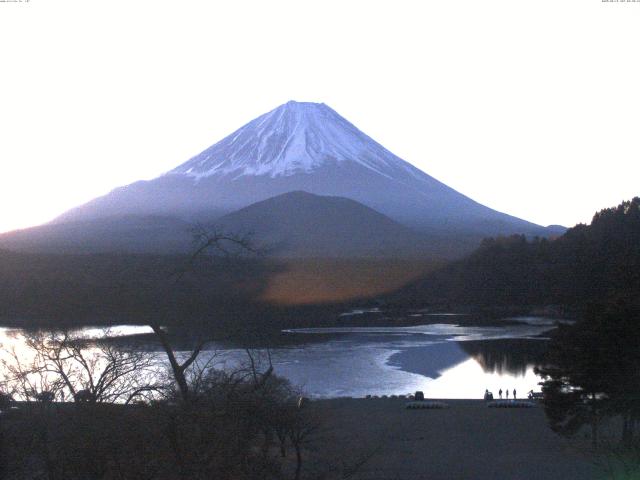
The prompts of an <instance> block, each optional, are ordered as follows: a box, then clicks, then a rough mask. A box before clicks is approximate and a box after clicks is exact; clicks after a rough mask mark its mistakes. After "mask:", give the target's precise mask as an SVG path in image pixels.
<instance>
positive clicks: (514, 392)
mask: <svg viewBox="0 0 640 480" xmlns="http://www.w3.org/2000/svg"><path fill="white" fill-rule="evenodd" d="M513 399H514V400H515V399H516V389H515V388H514V389H513Z"/></svg>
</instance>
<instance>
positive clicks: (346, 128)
mask: <svg viewBox="0 0 640 480" xmlns="http://www.w3.org/2000/svg"><path fill="white" fill-rule="evenodd" d="M298 191H303V192H308V193H310V194H314V195H317V196H323V197H327V196H329V197H344V198H346V199H350V200H353V201H355V202H359V203H360V204H362V205H363V206H365V207H368V208H369V209H373V210H375V211H376V212H378V213H380V214H382V215H383V216H386V217H388V219H389V220H390V221H392V222H394V223H397V224H398V226H399V227H402V228H403V229H405V228H406V229H410V230H411V231H412V234H413V233H415V232H419V233H420V234H422V235H425V238H430V239H437V241H435V243H439V244H440V245H442V243H443V242H444V243H447V244H448V249H449V251H451V242H453V243H454V244H455V243H456V242H457V244H458V245H459V247H460V248H458V249H457V250H458V253H463V252H465V251H469V250H470V249H471V248H473V246H475V245H476V244H477V242H479V241H480V240H481V239H482V238H483V237H487V236H496V235H507V234H515V233H518V234H526V235H539V236H547V235H549V234H554V233H558V232H557V231H556V230H550V229H547V228H544V227H541V226H539V225H536V224H533V223H530V222H527V221H525V220H522V219H519V218H516V217H513V216H510V215H507V214H505V213H501V212H498V211H495V210H492V209H490V208H488V207H485V206H483V205H481V204H479V203H477V202H475V201H474V200H472V199H470V198H468V197H466V196H465V195H463V194H461V193H459V192H457V191H455V190H453V189H452V188H450V187H448V186H446V185H445V184H443V183H441V182H439V181H438V180H436V179H434V178H432V177H431V176H429V175H427V174H426V173H424V172H423V171H421V170H419V169H417V168H416V167H414V166H413V165H411V164H410V163H408V162H406V161H404V160H402V159H401V158H399V157H397V156H396V155H394V154H393V153H391V152H390V151H388V150H387V149H386V148H384V147H383V146H382V145H380V144H379V143H377V142H376V141H374V140H373V139H371V138H370V137H368V136H367V135H366V134H364V133H363V132H361V131H360V130H358V129H357V128H356V127H355V126H354V125H353V124H351V123H350V122H348V121H347V120H346V119H344V118H343V117H341V116H340V115H339V114H338V113H336V112H335V111H334V110H333V109H331V108H330V107H328V106H327V105H325V104H318V103H301V102H294V101H290V102H288V103H286V104H284V105H281V106H279V107H278V108H276V109H274V110H272V111H270V112H268V113H266V114H264V115H262V116H260V117H258V118H256V119H255V120H252V121H251V122H249V123H247V124H246V125H244V126H243V127H241V128H240V129H238V130H236V131H235V132H233V133H232V134H231V135H229V136H227V137H226V138H224V139H222V140H221V141H219V142H218V143H216V144H214V145H213V146H211V147H209V148H207V149H206V150H204V151H203V152H202V153H200V154H198V155H196V156H195V157H193V158H191V159H190V160H188V161H187V162H185V163H183V164H182V165H179V166H178V167H176V168H174V169H173V170H171V171H169V172H167V173H165V174H164V175H161V176H160V177H158V178H155V179H153V180H149V181H139V182H135V183H133V184H131V185H127V186H124V187H120V188H117V189H115V190H113V191H112V192H110V193H109V194H107V195H105V196H103V197H99V198H96V199H94V200H92V201H90V202H88V203H87V204H85V205H82V206H79V207H77V208H74V209H72V210H70V211H68V212H66V213H64V214H63V215H61V216H60V217H58V218H57V219H55V220H54V221H53V222H52V223H51V224H48V225H45V226H42V227H36V229H28V230H26V231H22V232H19V233H20V235H21V238H23V239H24V238H26V237H29V238H31V237H33V235H31V237H30V235H29V232H30V231H35V230H37V229H43V228H44V229H47V228H48V229H53V230H55V232H58V233H57V234H58V237H59V238H64V234H63V233H60V232H64V231H66V230H68V229H69V228H71V226H72V225H76V226H77V225H84V226H85V227H82V228H91V227H87V226H91V225H96V224H100V225H104V224H105V222H106V223H108V224H110V225H111V224H113V222H116V223H118V219H120V218H123V219H126V222H125V223H126V224H127V225H135V224H136V221H135V220H132V219H135V218H144V221H141V224H142V225H144V226H145V227H144V228H146V230H145V231H146V232H149V231H153V232H155V233H154V234H153V235H154V238H155V240H154V243H155V245H156V247H157V248H154V250H158V248H159V249H160V250H162V245H161V244H162V241H161V240H158V238H159V237H158V233H157V232H158V231H160V230H162V229H163V228H171V227H168V226H166V225H167V224H171V222H176V224H175V225H183V224H184V223H188V222H194V221H198V222H203V223H213V222H214V221H217V220H224V218H223V217H224V216H225V215H228V214H230V213H232V212H234V211H236V210H239V209H243V208H245V207H248V206H250V205H251V204H254V203H256V202H262V201H264V200H267V199H269V198H272V197H275V196H279V195H282V194H286V193H289V192H298ZM295 198H299V197H296V196H293V197H291V199H290V201H292V202H295ZM280 203H282V202H280ZM276 204H279V203H276ZM287 208H288V209H290V208H291V205H289V206H288V207H287ZM307 213H308V215H309V216H310V218H311V220H313V215H314V212H312V211H309V212H307ZM154 219H157V221H156V220H154ZM150 224H153V226H152V227H150V226H149V225H150ZM307 225H308V223H307ZM247 226H248V228H250V227H251V225H250V224H249V225H247ZM82 228H80V230H82ZM102 228H103V229H104V226H103V227H102ZM173 228H174V229H175V228H177V227H175V226H174V227H173ZM46 231H48V230H46ZM75 231H76V232H77V231H78V227H75ZM127 231H130V229H129V230H127ZM39 232H40V233H38V235H39V237H38V238H40V237H43V238H44V237H46V234H45V233H44V232H45V231H43V230H40V231H39ZM34 233H35V232H34ZM131 235H133V236H135V233H134V234H131ZM131 235H129V236H131ZM9 236H11V234H9ZM4 237H5V239H4V240H6V239H7V237H6V235H5V236H4ZM58 237H57V238H58ZM61 241H62V242H63V240H61ZM34 242H35V244H37V243H38V241H36V240H33V241H32V242H31V244H34ZM171 242H172V243H171V245H175V244H176V240H175V238H174V236H172V240H171ZM5 243H6V242H4V241H3V239H2V238H1V237H0V245H3V244H5ZM63 243H64V242H63ZM143 243H144V242H143ZM120 248H121V247H120ZM454 250H456V249H454Z"/></svg>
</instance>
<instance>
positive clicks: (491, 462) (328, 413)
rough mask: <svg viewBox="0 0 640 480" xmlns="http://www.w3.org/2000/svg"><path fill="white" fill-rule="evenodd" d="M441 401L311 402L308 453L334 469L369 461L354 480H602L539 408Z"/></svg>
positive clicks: (575, 444) (583, 447) (577, 444)
mask: <svg viewBox="0 0 640 480" xmlns="http://www.w3.org/2000/svg"><path fill="white" fill-rule="evenodd" d="M444 401H445V402H446V403H447V404H448V405H449V406H450V408H448V409H442V410H435V409H432V410H407V409H406V408H405V403H406V400H404V399H391V398H389V399H382V398H380V399H333V400H318V401H314V402H312V403H311V408H313V409H314V410H315V411H316V412H317V413H318V414H319V415H320V417H321V418H323V427H322V429H321V430H320V432H319V433H318V434H317V439H316V441H315V442H314V445H310V449H311V450H312V451H313V450H315V452H314V453H315V454H317V455H318V456H319V457H324V458H333V459H335V461H336V463H338V464H345V463H346V464H348V463H349V462H351V463H356V462H357V461H358V459H359V458H364V457H367V456H369V455H370V456H371V458H370V459H369V460H368V461H367V462H366V463H364V464H363V465H362V466H361V467H360V468H359V469H358V471H357V472H356V473H355V474H354V475H353V476H352V477H350V478H357V479H429V480H441V479H442V480H445V479H446V480H450V479H477V480H483V479H487V480H489V479H500V480H510V479H514V480H515V479H518V480H533V479H536V480H543V479H544V480H553V479H563V480H569V479H574V478H575V479H590V478H598V477H601V475H599V469H598V468H597V466H596V465H595V464H594V463H592V462H591V460H590V458H589V455H588V453H587V452H588V447H587V445H586V444H585V443H584V440H583V441H582V442H583V443H582V444H581V443H580V441H576V440H572V441H571V442H569V441H567V440H566V439H564V438H562V437H560V436H558V435H556V434H555V433H554V432H553V431H551V430H550V429H549V427H548V424H547V420H546V417H545V414H544V410H543V408H542V406H536V407H535V408H528V409H524V408H513V409H504V408H487V406H486V403H485V402H484V401H482V400H444ZM373 452H375V453H373ZM310 468H312V467H310Z"/></svg>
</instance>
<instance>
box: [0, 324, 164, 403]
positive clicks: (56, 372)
mask: <svg viewBox="0 0 640 480" xmlns="http://www.w3.org/2000/svg"><path fill="white" fill-rule="evenodd" d="M26 345H27V346H28V347H30V349H31V353H32V355H33V359H32V360H31V361H30V362H29V363H28V364H27V365H26V366H25V365H23V363H22V362H21V361H20V360H19V359H18V357H17V356H15V355H14V357H13V359H14V361H13V362H12V364H11V365H10V366H7V367H6V368H7V369H8V371H10V372H13V373H14V375H13V380H14V383H15V385H16V386H17V388H20V389H21V391H22V392H21V393H22V396H23V397H24V398H25V399H38V397H40V398H44V395H43V393H44V392H51V393H53V394H54V395H57V396H59V397H60V399H72V398H75V399H78V398H81V399H84V400H88V401H91V402H108V403H115V402H121V403H129V402H131V401H132V400H134V399H136V398H139V397H144V396H147V395H149V394H150V393H152V392H158V391H161V390H162V389H163V388H164V386H163V385H162V384H161V383H160V382H159V376H158V365H157V362H156V360H155V357H154V355H153V354H151V353H149V352H144V351H139V350H134V349H128V348H122V347H120V346H118V345H116V344H115V343H114V338H113V336H112V335H111V332H110V330H108V329H105V330H103V333H102V337H101V338H99V339H97V340H94V339H91V338H88V337H86V336H85V335H83V334H79V333H70V332H68V331H63V332H60V333H55V332H49V333H35V334H31V335H28V336H27V337H26ZM6 365H7V364H5V366H6Z"/></svg>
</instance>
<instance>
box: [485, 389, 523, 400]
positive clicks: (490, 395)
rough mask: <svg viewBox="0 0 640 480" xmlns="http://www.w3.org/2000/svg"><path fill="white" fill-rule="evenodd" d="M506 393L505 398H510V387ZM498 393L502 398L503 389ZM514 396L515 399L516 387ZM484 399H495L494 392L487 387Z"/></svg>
mask: <svg viewBox="0 0 640 480" xmlns="http://www.w3.org/2000/svg"><path fill="white" fill-rule="evenodd" d="M504 394H505V398H507V399H508V398H509V390H508V389H507V390H505V391H504ZM498 395H499V397H500V398H502V389H500V390H498ZM512 398H513V399H514V400H515V399H516V389H515V388H514V389H513V397H512ZM484 399H485V400H493V392H490V391H489V389H486V390H485V391H484Z"/></svg>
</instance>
